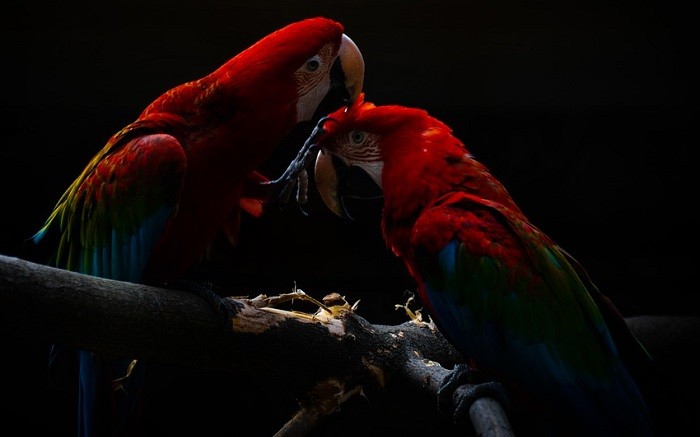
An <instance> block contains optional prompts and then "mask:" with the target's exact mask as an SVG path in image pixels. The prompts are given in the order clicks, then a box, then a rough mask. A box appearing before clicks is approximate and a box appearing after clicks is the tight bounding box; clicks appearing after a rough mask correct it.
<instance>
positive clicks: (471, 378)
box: [438, 364, 510, 424]
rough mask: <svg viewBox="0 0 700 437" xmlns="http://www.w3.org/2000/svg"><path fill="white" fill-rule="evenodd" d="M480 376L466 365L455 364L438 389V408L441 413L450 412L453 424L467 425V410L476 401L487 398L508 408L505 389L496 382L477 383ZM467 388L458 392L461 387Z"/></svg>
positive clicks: (508, 400) (508, 401) (508, 402)
mask: <svg viewBox="0 0 700 437" xmlns="http://www.w3.org/2000/svg"><path fill="white" fill-rule="evenodd" d="M481 377H482V375H481V374H480V372H479V371H478V370H476V369H474V368H472V367H470V366H468V365H467V364H456V365H455V367H454V369H453V370H452V372H450V375H449V376H447V377H446V378H445V380H444V381H443V382H442V384H441V385H440V388H439V389H438V406H439V409H440V410H441V411H445V412H450V411H451V412H452V414H453V417H454V421H455V423H458V424H462V423H469V422H470V419H469V409H470V408H471V406H472V404H473V403H474V402H475V401H476V400H477V399H481V398H485V397H489V398H492V399H495V400H497V401H498V402H500V403H501V405H502V406H503V407H504V408H509V407H510V399H509V397H508V394H507V391H506V389H505V387H504V386H503V385H502V384H501V383H499V382H497V381H486V382H477V380H478V379H479V378H481ZM465 385H466V386H467V387H465V388H463V389H460V390H458V389H459V388H460V387H462V386H465Z"/></svg>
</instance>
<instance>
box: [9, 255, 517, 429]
mask: <svg viewBox="0 0 700 437" xmlns="http://www.w3.org/2000/svg"><path fill="white" fill-rule="evenodd" d="M289 299H299V300H301V299H303V300H312V299H310V298H307V297H304V295H303V292H297V293H296V294H291V295H289V294H288V295H282V296H278V297H272V298H268V297H266V296H258V297H256V298H253V299H244V298H240V299H232V302H233V303H234V304H235V308H236V314H235V315H234V317H233V318H232V319H231V325H230V326H226V324H224V323H222V321H221V319H220V318H219V317H218V315H217V313H216V312H215V311H214V309H213V308H212V307H211V306H210V305H209V304H208V303H207V302H206V301H205V300H204V299H202V298H200V297H199V296H197V295H195V294H192V293H188V292H182V291H178V290H170V289H160V288H156V287H150V286H146V285H140V284H133V283H126V282H120V281H114V280H109V279H104V278H97V277H92V276H87V275H83V274H79V273H74V272H68V271H65V270H61V269H56V268H52V267H47V266H43V265H40V264H35V263H31V262H28V261H24V260H21V259H17V258H10V257H5V256H1V255H0V315H1V316H2V324H1V325H0V327H1V329H2V332H6V333H14V334H18V335H21V336H26V337H28V338H32V339H35V340H36V339H38V340H42V341H47V342H52V343H59V344H63V345H67V346H72V347H75V348H79V349H84V350H91V351H94V352H97V353H99V354H102V355H104V356H108V357H113V358H117V357H132V358H134V357H135V358H137V359H145V360H149V361H160V362H168V363H175V364H182V365H187V366H196V367H201V368H209V369H225V370H233V371H236V372H241V373H247V372H257V373H259V372H260V371H261V369H263V370H265V371H269V372H275V373H277V374H280V375H282V377H283V378H284V379H285V380H287V381H289V385H290V388H291V390H292V391H293V392H294V394H295V395H296V396H297V398H298V399H299V402H300V410H299V412H298V413H297V414H296V415H295V416H294V417H293V418H292V419H291V420H290V421H289V422H288V423H287V424H285V426H284V427H283V428H282V429H281V430H280V431H279V432H278V434H277V436H279V437H282V436H288V435H303V434H306V433H308V432H309V431H310V430H311V429H313V427H314V426H315V425H316V424H317V423H318V421H320V420H323V419H324V418H326V417H327V416H329V415H330V414H332V413H333V412H335V411H336V410H337V409H338V408H339V406H340V405H341V404H342V403H344V402H345V401H347V400H348V399H350V398H352V397H355V396H358V395H362V396H366V397H372V396H374V395H376V394H378V393H379V392H381V391H383V390H386V389H387V388H391V386H394V385H397V384H398V385H404V386H405V385H408V386H412V387H413V389H412V390H413V391H421V392H427V393H430V398H431V399H434V400H435V401H436V399H437V398H436V392H437V388H438V387H439V384H440V382H441V381H442V380H443V379H444V377H445V376H446V375H447V374H448V373H449V371H448V370H447V369H446V368H443V367H441V366H440V365H438V364H437V363H441V364H442V365H444V366H447V367H451V366H452V365H454V363H456V362H459V361H460V357H459V355H458V354H457V353H456V351H455V350H454V349H453V348H452V347H451V346H450V345H449V344H448V343H447V342H446V341H445V340H444V338H443V337H442V336H441V335H440V334H439V332H437V331H436V330H435V329H434V328H433V327H432V326H431V325H430V324H428V323H425V322H422V321H421V320H420V319H419V318H416V319H415V320H413V321H408V322H406V323H403V324H401V325H398V326H384V325H372V324H370V323H368V322H367V321H366V320H365V319H363V318H362V317H360V316H358V315H357V314H356V313H355V312H354V308H353V307H352V306H350V305H348V304H347V302H345V301H344V299H340V300H339V299H338V298H337V297H336V299H335V301H328V302H329V303H328V304H326V303H320V302H317V304H318V311H316V312H315V313H314V314H310V313H305V312H299V311H287V310H283V309H279V308H275V307H273V306H271V305H277V304H280V303H281V302H282V301H285V300H289ZM261 345H264V347H261ZM240 357H245V359H241V358H240ZM310 357H313V358H314V359H310ZM394 401H395V402H399V403H400V402H401V400H400V399H395V400H394ZM494 403H495V401H492V400H488V399H481V400H479V401H477V402H475V403H474V406H473V408H472V410H475V411H477V410H478V411H481V410H483V409H484V408H486V410H487V411H488V412H487V413H486V415H484V414H483V413H477V416H473V417H480V418H484V417H490V418H492V419H493V420H496V421H497V422H498V424H499V425H498V426H496V427H494V424H493V423H490V422H483V420H482V421H481V422H479V421H478V420H477V421H474V422H473V423H474V425H475V426H477V427H478V426H481V424H482V422H483V423H484V424H485V426H486V428H484V429H479V428H477V432H478V433H479V434H480V435H484V436H496V435H498V436H501V435H507V434H504V433H503V432H501V431H502V430H507V429H510V426H509V424H508V419H507V417H506V416H505V415H504V414H503V412H502V410H501V409H500V407H498V405H497V404H496V405H495V406H494V405H493V404H494ZM427 408H429V409H435V408H437V402H435V403H434V405H430V406H428V407H427ZM472 414H473V413H472ZM493 429H496V430H499V432H497V433H494V432H493Z"/></svg>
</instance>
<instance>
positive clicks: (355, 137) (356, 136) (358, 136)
mask: <svg viewBox="0 0 700 437" xmlns="http://www.w3.org/2000/svg"><path fill="white" fill-rule="evenodd" d="M364 140H365V133H364V132H362V131H359V130H354V131H352V132H350V141H352V142H353V143H354V144H360V143H362V142H363V141H364Z"/></svg>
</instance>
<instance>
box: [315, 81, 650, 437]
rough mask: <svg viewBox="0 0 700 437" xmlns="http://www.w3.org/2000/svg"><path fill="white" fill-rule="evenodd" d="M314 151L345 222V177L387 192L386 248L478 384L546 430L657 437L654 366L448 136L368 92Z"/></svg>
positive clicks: (608, 305)
mask: <svg viewBox="0 0 700 437" xmlns="http://www.w3.org/2000/svg"><path fill="white" fill-rule="evenodd" d="M314 149H318V150H319V152H318V155H317V157H316V163H315V172H314V177H315V180H316V184H317V186H318V189H319V192H320V194H321V197H322V199H323V200H324V201H325V203H326V204H327V205H328V207H329V208H330V209H331V210H333V211H334V212H336V213H337V214H338V215H341V216H344V215H345V214H346V212H345V208H344V204H343V199H342V196H343V193H342V192H341V189H342V188H339V187H343V188H345V189H352V186H349V187H348V186H347V185H346V183H347V181H342V180H341V179H340V178H339V175H340V174H342V173H340V169H341V168H342V167H345V171H346V172H347V167H348V166H356V167H359V168H361V169H362V170H364V171H365V172H366V173H367V174H368V175H369V176H370V177H371V178H372V179H373V181H374V182H375V183H376V184H377V185H378V186H379V187H381V191H382V193H383V206H382V212H381V229H382V234H383V237H384V239H385V242H386V244H387V246H388V248H390V249H391V250H392V251H393V253H394V254H395V255H397V256H398V257H400V258H401V259H402V260H403V262H404V264H405V266H406V268H407V272H408V273H409V275H410V276H411V277H412V278H413V279H414V280H415V283H416V285H417V289H418V295H419V297H420V299H421V301H422V303H423V305H424V306H425V308H426V310H427V312H428V314H429V315H430V317H431V318H432V320H433V321H434V322H435V324H436V326H437V327H438V329H439V330H440V332H441V333H442V334H443V335H444V336H445V338H446V339H448V341H450V342H451V344H453V345H454V346H455V348H456V349H457V350H458V351H459V352H460V353H461V354H463V356H464V357H465V360H466V361H467V362H469V363H470V365H471V366H472V367H473V368H475V370H476V371H477V372H478V373H477V375H481V376H482V377H488V379H490V380H491V379H493V380H495V381H498V382H499V383H501V386H502V387H504V388H505V389H506V393H508V395H509V396H508V398H509V399H511V400H522V399H528V400H529V402H530V403H531V406H532V407H533V408H534V407H535V406H537V411H549V412H550V414H549V415H548V417H549V418H550V419H552V420H555V421H559V422H558V423H559V424H558V425H551V426H552V429H550V430H549V431H552V430H556V431H561V433H562V434H564V435H586V436H622V435H625V436H628V435H629V436H647V435H652V428H653V426H652V425H651V419H650V415H649V409H648V405H647V402H646V400H645V399H644V397H643V395H642V391H641V388H640V385H638V384H639V381H638V380H636V379H635V378H637V377H638V376H639V375H641V374H642V373H640V370H639V369H646V368H651V367H647V365H649V366H651V363H652V358H651V356H650V355H649V354H648V353H647V351H646V350H645V349H644V347H643V346H642V345H641V343H640V342H639V341H638V340H637V339H636V338H635V337H634V336H633V334H632V332H631V331H630V330H629V329H628V327H627V325H626V323H625V321H624V319H623V318H622V316H621V314H620V313H619V312H618V311H617V309H616V308H615V307H614V305H613V303H612V301H611V300H610V299H609V298H607V297H606V296H604V295H603V294H602V293H601V292H600V291H599V290H598V289H597V288H596V287H595V286H594V284H593V283H592V282H591V280H590V279H589V277H588V275H587V274H586V272H585V271H584V269H583V268H582V266H581V265H580V264H579V263H578V262H576V260H574V258H572V256H570V255H569V253H567V252H566V251H565V250H563V249H562V248H561V247H559V246H558V245H557V244H556V243H555V242H553V241H552V240H551V239H550V238H549V237H548V236H547V235H545V233H544V232H542V231H541V230H540V229H538V228H537V227H536V226H535V225H533V224H532V223H531V222H530V221H529V220H528V218H527V217H526V216H525V214H524V213H523V212H522V210H521V209H520V208H519V207H518V205H516V203H515V202H514V200H513V199H512V198H511V196H510V195H509V193H508V192H507V190H506V188H505V187H504V186H503V185H502V184H501V183H500V182H499V181H498V180H497V179H496V178H495V177H494V176H493V175H492V174H491V173H490V172H489V170H488V169H487V168H486V167H485V166H484V165H483V164H481V163H480V162H478V161H477V160H476V159H475V158H474V157H473V156H472V154H471V153H470V152H469V150H467V148H466V147H465V145H464V144H463V143H462V141H460V140H459V139H458V138H457V137H455V136H454V135H453V132H452V130H451V128H450V127H448V126H447V125H446V124H445V123H443V122H441V121H439V120H437V119H436V118H434V117H432V116H431V115H430V114H429V113H428V112H427V111H425V110H422V109H418V108H410V107H404V106H399V105H381V106H375V105H374V104H372V103H370V102H368V101H364V95H363V94H361V95H360V97H359V98H358V99H357V100H356V101H355V102H354V104H352V105H351V106H349V107H348V108H341V109H339V110H337V111H335V112H333V113H331V114H330V115H328V116H327V117H325V121H324V122H323V124H322V125H321V127H320V132H319V133H318V135H317V139H316V142H315V143H314V145H313V146H310V150H314ZM645 375H647V374H645ZM524 396H526V397H524ZM533 411H535V410H533ZM548 426H549V425H548ZM557 426H562V427H565V428H563V429H558V428H557Z"/></svg>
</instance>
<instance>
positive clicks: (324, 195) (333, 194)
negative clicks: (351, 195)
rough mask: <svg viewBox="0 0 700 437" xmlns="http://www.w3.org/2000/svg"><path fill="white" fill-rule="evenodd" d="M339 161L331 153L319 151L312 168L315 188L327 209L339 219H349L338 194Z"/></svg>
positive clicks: (340, 164)
mask: <svg viewBox="0 0 700 437" xmlns="http://www.w3.org/2000/svg"><path fill="white" fill-rule="evenodd" d="M339 160H340V159H339V158H336V157H334V156H333V155H332V154H331V153H329V152H327V151H325V150H323V149H321V150H319V151H318V155H316V164H315V166H314V178H315V180H316V188H318V192H319V194H320V195H321V199H323V203H325V204H326V206H327V207H328V209H330V210H331V211H333V212H334V213H335V214H336V215H337V216H339V217H342V218H350V214H348V212H347V210H346V209H345V205H343V201H342V198H341V197H340V195H339V194H338V169H339V168H342V167H341V166H342V163H338V161H339Z"/></svg>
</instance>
